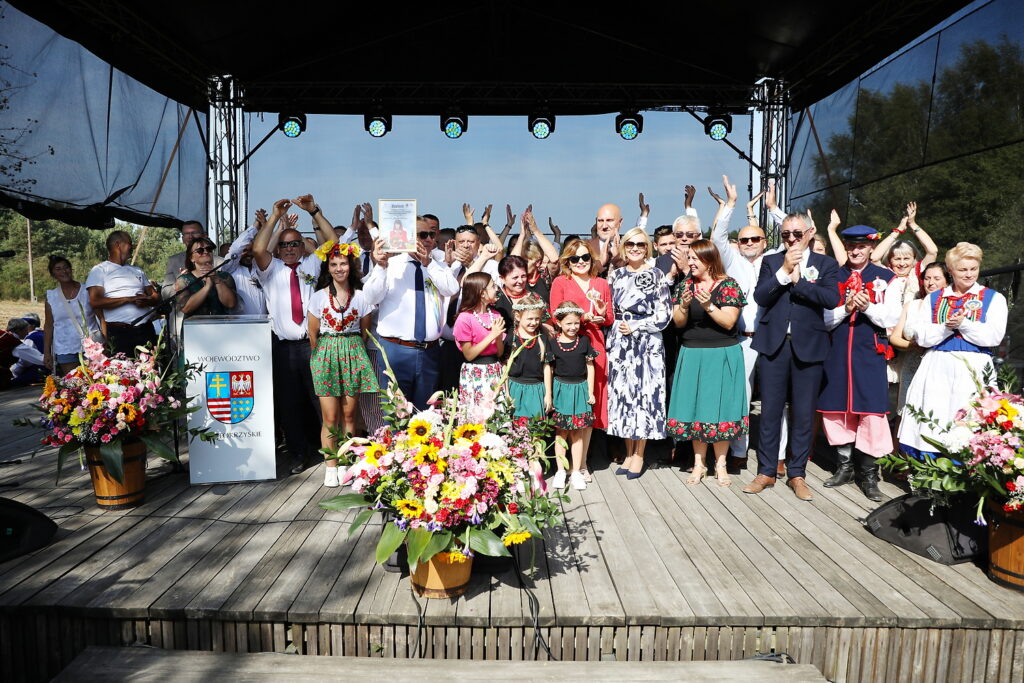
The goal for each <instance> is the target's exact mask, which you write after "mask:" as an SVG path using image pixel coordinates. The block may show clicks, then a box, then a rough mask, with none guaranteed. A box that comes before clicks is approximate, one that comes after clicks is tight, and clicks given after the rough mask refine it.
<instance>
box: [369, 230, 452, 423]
mask: <svg viewBox="0 0 1024 683" xmlns="http://www.w3.org/2000/svg"><path fill="white" fill-rule="evenodd" d="M416 230H417V232H416V236H417V239H416V251H415V252H413V253H405V252H400V253H391V254H389V253H387V252H385V251H384V242H383V241H381V240H377V241H376V242H375V243H374V248H373V262H374V267H373V269H372V270H371V271H370V276H369V277H368V278H367V279H366V281H365V282H364V283H363V294H364V295H365V296H366V298H367V300H368V303H371V304H375V305H377V306H378V311H377V334H378V336H379V338H380V342H381V346H382V347H383V348H384V352H385V353H386V354H387V357H388V362H389V363H390V364H391V369H392V370H393V371H394V373H395V378H396V379H397V380H398V386H399V387H400V388H401V390H402V393H403V394H405V397H406V398H407V399H408V400H409V401H411V402H412V403H413V404H415V405H416V406H417V407H418V408H421V409H422V408H425V407H426V405H427V399H429V398H430V395H431V394H433V393H434V391H435V390H436V389H437V381H438V375H439V373H440V362H441V348H440V344H439V342H438V340H439V338H440V336H441V328H442V326H443V323H444V315H445V308H444V300H445V297H450V296H455V295H456V294H458V292H459V283H458V281H457V280H456V279H455V275H454V274H453V273H452V271H451V269H450V268H449V267H448V266H447V265H446V264H445V263H443V262H441V261H438V260H437V259H435V258H433V257H432V255H431V252H432V251H433V249H434V245H435V244H436V241H437V232H438V231H437V229H436V228H434V227H432V226H431V225H430V224H429V223H428V222H427V221H425V220H423V219H422V217H420V218H417V220H416ZM386 381H387V380H386V378H381V386H384V383H385V382H386Z"/></svg>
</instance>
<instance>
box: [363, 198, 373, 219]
mask: <svg viewBox="0 0 1024 683" xmlns="http://www.w3.org/2000/svg"><path fill="white" fill-rule="evenodd" d="M363 220H364V221H366V222H367V223H370V222H371V221H373V206H372V205H371V204H370V202H366V203H365V204H363Z"/></svg>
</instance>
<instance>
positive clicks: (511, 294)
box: [502, 287, 529, 301]
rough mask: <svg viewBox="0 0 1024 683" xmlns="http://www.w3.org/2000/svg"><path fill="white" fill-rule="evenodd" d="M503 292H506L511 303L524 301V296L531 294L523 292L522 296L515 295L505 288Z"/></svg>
mask: <svg viewBox="0 0 1024 683" xmlns="http://www.w3.org/2000/svg"><path fill="white" fill-rule="evenodd" d="M502 290H503V291H504V293H505V296H507V297H508V298H509V299H510V300H511V301H515V300H516V299H522V298H523V297H524V296H526V295H527V294H529V292H523V293H522V294H513V293H511V292H510V291H508V290H507V289H505V288H504V287H502Z"/></svg>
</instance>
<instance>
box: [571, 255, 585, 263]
mask: <svg viewBox="0 0 1024 683" xmlns="http://www.w3.org/2000/svg"><path fill="white" fill-rule="evenodd" d="M569 263H590V254H580V255H579V256H570V257H569Z"/></svg>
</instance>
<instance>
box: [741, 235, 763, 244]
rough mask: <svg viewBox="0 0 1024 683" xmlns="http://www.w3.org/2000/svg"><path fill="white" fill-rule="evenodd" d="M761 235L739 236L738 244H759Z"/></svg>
mask: <svg viewBox="0 0 1024 683" xmlns="http://www.w3.org/2000/svg"><path fill="white" fill-rule="evenodd" d="M763 239H764V238H763V237H740V238H739V240H738V242H739V243H740V244H760V243H761V240H763Z"/></svg>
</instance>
